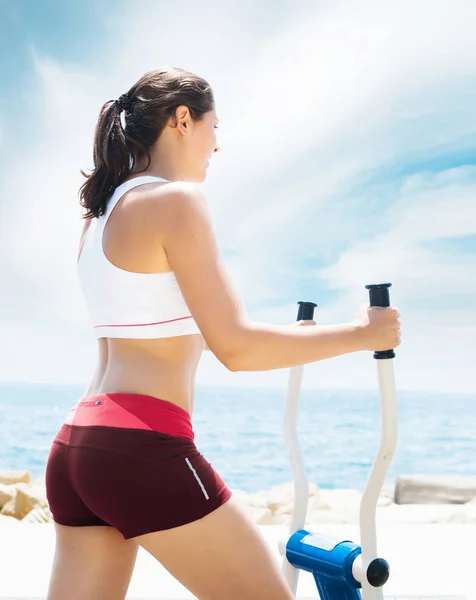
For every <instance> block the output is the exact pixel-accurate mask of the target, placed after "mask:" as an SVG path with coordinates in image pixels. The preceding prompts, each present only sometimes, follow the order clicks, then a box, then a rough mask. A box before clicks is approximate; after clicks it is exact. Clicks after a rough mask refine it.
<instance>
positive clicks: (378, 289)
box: [365, 283, 395, 360]
mask: <svg viewBox="0 0 476 600" xmlns="http://www.w3.org/2000/svg"><path fill="white" fill-rule="evenodd" d="M390 287H392V284H391V283H374V284H369V285H366V286H365V289H367V290H369V298H370V306H381V307H383V308H386V307H388V306H390V292H389V288H390ZM374 358H376V359H377V360H385V359H389V358H395V351H394V350H383V351H377V352H374Z"/></svg>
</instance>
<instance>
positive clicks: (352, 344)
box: [156, 184, 399, 371]
mask: <svg viewBox="0 0 476 600" xmlns="http://www.w3.org/2000/svg"><path fill="white" fill-rule="evenodd" d="M159 193H160V194H161V200H160V202H159V203H158V204H157V205H156V206H160V210H157V214H156V218H157V228H158V230H159V231H160V232H161V243H162V245H163V247H164V249H165V251H166V253H167V257H168V260H169V264H170V267H171V269H172V270H173V271H174V273H175V277H176V278H177V282H178V284H179V286H180V289H181V291H182V294H183V296H184V298H185V301H186V303H187V305H188V307H189V309H190V312H191V313H192V315H193V317H194V319H195V321H196V323H197V325H198V327H199V328H200V331H201V333H202V335H203V337H204V339H205V342H206V344H207V346H208V347H209V348H210V350H211V351H212V352H213V353H214V354H215V356H216V357H217V358H218V360H220V361H221V362H222V363H223V364H224V365H225V366H226V367H227V368H228V369H229V370H230V371H266V370H272V369H281V368H286V367H293V366H296V365H301V364H306V363H311V362H315V361H319V360H323V359H326V358H332V357H335V356H339V355H342V354H348V353H350V352H356V351H360V350H388V349H390V348H395V347H396V346H398V344H399V340H398V331H397V328H398V326H399V320H398V316H399V313H398V311H397V310H396V309H394V308H389V309H383V308H376V309H375V308H369V309H367V310H366V311H364V313H363V315H362V316H361V318H360V319H358V320H356V321H355V322H349V323H344V324H340V325H332V326H324V327H322V326H314V327H294V326H289V325H288V326H286V325H284V326H279V325H271V324H267V323H258V322H254V321H251V320H250V319H249V318H248V315H247V313H246V310H245V308H244V307H243V304H242V303H241V301H240V299H239V297H238V295H237V293H236V291H235V289H234V286H233V284H232V282H231V279H230V277H229V275H228V273H227V270H226V268H225V266H224V264H223V260H222V257H221V255H220V252H219V250H218V247H217V243H216V239H215V235H214V232H213V227H212V224H211V219H210V215H209V211H208V208H207V204H206V200H205V198H204V196H203V194H202V193H201V192H200V191H199V190H198V189H197V188H196V187H195V186H192V185H188V184H185V185H184V184H169V185H167V189H163V190H162V191H161V192H159Z"/></svg>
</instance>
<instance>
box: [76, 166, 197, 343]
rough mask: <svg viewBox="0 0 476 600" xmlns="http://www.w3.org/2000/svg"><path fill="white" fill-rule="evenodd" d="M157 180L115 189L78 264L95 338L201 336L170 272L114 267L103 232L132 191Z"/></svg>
mask: <svg viewBox="0 0 476 600" xmlns="http://www.w3.org/2000/svg"><path fill="white" fill-rule="evenodd" d="M155 181H164V182H165V180H164V179H160V178H159V177H150V176H143V177H137V178H136V179H131V180H129V181H126V182H125V183H123V184H122V185H120V186H119V187H117V188H116V190H115V191H114V193H113V195H112V196H111V198H110V200H109V202H108V204H107V209H106V212H105V213H104V215H102V216H101V217H98V218H93V219H92V222H91V224H90V226H89V230H88V231H87V234H86V239H85V242H84V245H83V247H82V250H81V253H80V256H79V260H78V275H79V282H80V286H81V289H82V291H83V294H84V297H85V300H86V306H87V309H88V312H89V316H90V319H91V321H92V325H93V328H94V331H95V333H96V337H97V338H104V337H109V338H129V339H152V338H163V337H174V336H178V335H191V334H199V333H200V330H199V328H198V326H197V324H196V323H195V321H194V320H193V317H192V315H191V314H190V311H189V309H188V307H187V304H186V302H185V299H184V297H183V296H182V293H181V291H180V288H179V285H178V283H177V280H176V279H175V275H174V273H173V272H172V271H167V272H165V273H133V272H131V271H125V270H123V269H120V268H119V267H116V266H114V265H113V264H112V263H111V262H110V261H109V260H108V258H107V257H106V255H105V254H104V250H103V233H104V229H105V227H106V223H107V220H108V218H109V216H110V215H111V213H112V211H113V210H114V207H115V206H116V204H117V203H118V202H119V200H120V199H121V198H122V196H123V195H124V194H125V193H126V192H128V191H129V190H131V189H133V188H135V187H137V186H139V185H143V184H145V183H153V182H155Z"/></svg>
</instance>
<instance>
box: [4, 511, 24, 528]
mask: <svg viewBox="0 0 476 600" xmlns="http://www.w3.org/2000/svg"><path fill="white" fill-rule="evenodd" d="M4 525H6V526H7V527H8V526H11V525H20V521H19V520H18V519H15V517H9V516H8V515H1V514H0V527H3V526H4Z"/></svg>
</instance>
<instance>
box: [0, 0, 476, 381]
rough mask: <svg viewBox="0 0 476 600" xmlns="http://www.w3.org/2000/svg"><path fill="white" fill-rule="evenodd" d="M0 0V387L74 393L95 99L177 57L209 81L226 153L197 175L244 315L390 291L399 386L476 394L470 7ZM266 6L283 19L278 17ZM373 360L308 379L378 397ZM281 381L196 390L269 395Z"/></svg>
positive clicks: (336, 309)
mask: <svg viewBox="0 0 476 600" xmlns="http://www.w3.org/2000/svg"><path fill="white" fill-rule="evenodd" d="M230 6H231V3H219V2H218V1H214V2H212V1H209V2H204V3H200V4H199V3H196V2H191V1H190V2H183V3H181V4H180V10H179V9H178V8H177V5H174V4H173V3H171V2H159V1H157V2H152V1H150V2H149V1H142V2H140V3H133V2H120V1H119V2H112V1H110V0H103V1H102V2H100V3H97V4H94V3H93V2H92V0H86V1H82V2H74V1H73V2H69V3H67V4H65V3H64V2H59V1H53V0H43V1H42V2H41V3H39V2H38V3H34V2H28V1H27V0H17V1H16V2H8V1H5V0H3V1H2V0H0V69H1V74H2V77H1V79H0V159H1V163H0V164H1V165H2V181H3V182H4V189H3V194H2V197H1V199H0V202H1V214H2V219H1V220H0V260H1V261H2V264H1V265H0V268H1V269H2V273H3V275H2V279H3V283H4V286H2V287H4V290H3V291H2V295H1V298H0V334H1V335H2V339H3V340H8V345H7V346H5V345H4V349H5V348H6V347H8V350H9V351H8V352H6V353H5V354H6V355H5V356H4V357H2V361H1V365H0V379H2V380H8V379H10V380H11V379H13V380H22V381H58V382H73V381H74V382H86V381H87V379H88V378H89V376H90V374H91V372H92V369H93V368H94V360H95V353H96V350H95V342H94V339H93V337H92V334H91V331H90V330H89V327H88V321H87V316H86V313H85V308H84V306H83V303H82V297H81V295H80V293H79V288H78V284H77V281H76V274H75V253H76V244H77V235H78V232H79V229H80V226H81V223H80V219H79V205H78V203H77V189H78V187H79V185H80V183H81V177H80V175H79V169H80V168H83V169H84V168H88V167H90V166H91V149H92V135H93V128H94V124H95V120H96V117H97V113H98V111H99V108H100V106H101V104H102V103H103V102H104V101H105V100H107V99H110V98H114V97H117V96H119V95H120V94H121V93H123V92H124V91H125V90H127V89H128V87H130V85H131V84H132V83H133V82H134V81H135V80H136V79H137V78H138V77H139V76H140V75H141V74H142V73H143V72H145V71H146V70H148V69H151V68H154V67H157V66H160V65H164V64H168V65H174V66H181V67H184V68H186V69H189V70H192V71H195V72H197V73H199V74H200V75H202V76H204V77H206V78H207V79H208V80H209V81H210V83H211V84H212V87H213V88H214V90H215V95H216V99H217V104H218V112H219V115H220V118H221V124H220V129H219V132H218V133H219V138H220V144H221V146H222V152H221V153H220V155H218V156H216V157H214V161H213V163H212V166H211V168H210V172H209V178H208V180H207V182H206V183H205V184H204V188H205V191H206V192H207V194H208V197H209V200H210V204H211V208H212V214H213V217H214V221H215V227H216V232H217V236H218V240H219V243H220V247H221V249H222V252H223V254H224V256H225V260H226V263H227V265H228V267H229V270H230V272H231V275H232V278H233V280H234V282H235V285H236V287H237V289H238V291H239V293H240V295H241V297H242V298H243V300H244V302H245V304H246V306H247V308H248V311H249V313H250V316H251V317H252V318H254V319H256V320H260V321H270V322H273V323H290V322H292V321H293V320H294V318H295V314H296V306H295V303H296V302H297V300H301V299H304V300H312V301H315V302H317V303H318V304H319V309H318V311H317V313H316V317H317V320H318V321H319V322H320V323H326V324H327V323H333V322H339V321H346V320H349V319H351V318H352V317H353V315H354V313H355V311H356V308H357V306H358V305H359V304H360V303H362V302H365V301H366V300H367V297H366V292H365V289H364V286H365V284H366V283H369V282H375V281H382V280H385V281H391V282H392V283H393V286H394V287H393V288H392V299H393V301H394V302H395V304H397V305H398V306H399V308H400V309H401V310H402V313H403V318H404V334H405V343H404V344H403V345H402V346H401V347H400V349H399V351H398V360H397V363H396V367H397V381H398V384H399V386H400V387H401V388H402V389H418V390H426V391H431V390H441V391H472V392H476V367H475V365H476V350H475V348H476V345H475V344H474V339H475V336H476V204H475V192H476V160H475V157H476V153H475V150H476V142H475V129H476V121H475V120H474V108H473V107H474V106H475V105H476V78H475V77H474V74H475V72H476V54H475V53H474V33H473V27H472V23H474V18H475V17H476V6H475V7H472V6H471V5H469V3H468V2H465V1H462V0H455V1H454V2H452V3H451V12H448V3H446V2H442V1H436V2H429V1H427V0H422V1H421V2H419V3H414V2H410V1H408V0H403V1H401V2H399V3H381V2H376V1H364V2H360V3H358V5H356V4H355V3H352V2H350V1H349V2H320V3H317V4H316V3H312V2H307V1H300V2H291V1H283V2H280V3H279V4H277V3H274V2H271V0H269V1H267V2H260V3H259V4H258V3H253V2H251V1H248V2H240V3H233V6H232V7H231V8H230ZM276 6H278V8H276ZM374 369H375V365H374V364H373V361H372V359H371V358H370V355H369V354H358V355H353V356H347V357H341V358H338V359H334V360H332V361H327V362H326V363H321V364H316V365H311V366H309V367H307V369H306V375H305V385H307V386H310V387H314V386H323V387H327V388H329V387H330V388H333V387H348V388H369V387H373V386H374V385H375V371H374ZM286 377H287V374H286V372H285V371H279V372H273V373H253V374H241V373H228V372H227V371H226V370H225V369H224V368H223V367H222V366H221V365H220V364H219V363H218V361H217V360H216V359H215V358H214V357H213V356H209V355H207V356H205V357H204V359H203V362H202V365H201V367H200V370H199V381H200V382H203V383H208V384H213V383H217V384H220V385H235V386H248V385H258V386H261V385H262V386H282V385H284V384H285V381H286Z"/></svg>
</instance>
